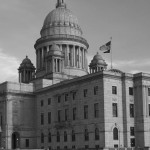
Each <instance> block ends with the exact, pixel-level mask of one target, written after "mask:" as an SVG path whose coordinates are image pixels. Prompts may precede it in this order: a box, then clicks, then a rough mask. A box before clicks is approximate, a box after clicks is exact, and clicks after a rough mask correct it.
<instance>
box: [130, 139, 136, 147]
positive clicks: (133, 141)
mask: <svg viewBox="0 0 150 150" xmlns="http://www.w3.org/2000/svg"><path fill="white" fill-rule="evenodd" d="M130 142H131V147H135V138H131V139H130Z"/></svg>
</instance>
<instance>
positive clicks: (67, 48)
mask: <svg viewBox="0 0 150 150" xmlns="http://www.w3.org/2000/svg"><path fill="white" fill-rule="evenodd" d="M68 55H69V45H67V54H66V56H67V66H69V56H68Z"/></svg>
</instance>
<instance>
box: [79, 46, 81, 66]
mask: <svg viewBox="0 0 150 150" xmlns="http://www.w3.org/2000/svg"><path fill="white" fill-rule="evenodd" d="M79 68H81V47H79Z"/></svg>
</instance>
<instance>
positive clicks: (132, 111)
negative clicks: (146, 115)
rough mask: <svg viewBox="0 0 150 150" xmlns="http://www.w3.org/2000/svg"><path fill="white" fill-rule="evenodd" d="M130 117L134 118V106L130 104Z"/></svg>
mask: <svg viewBox="0 0 150 150" xmlns="http://www.w3.org/2000/svg"><path fill="white" fill-rule="evenodd" d="M130 117H134V104H130Z"/></svg>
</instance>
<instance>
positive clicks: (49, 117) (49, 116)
mask: <svg viewBox="0 0 150 150" xmlns="http://www.w3.org/2000/svg"><path fill="white" fill-rule="evenodd" d="M48 124H51V112H48Z"/></svg>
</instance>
